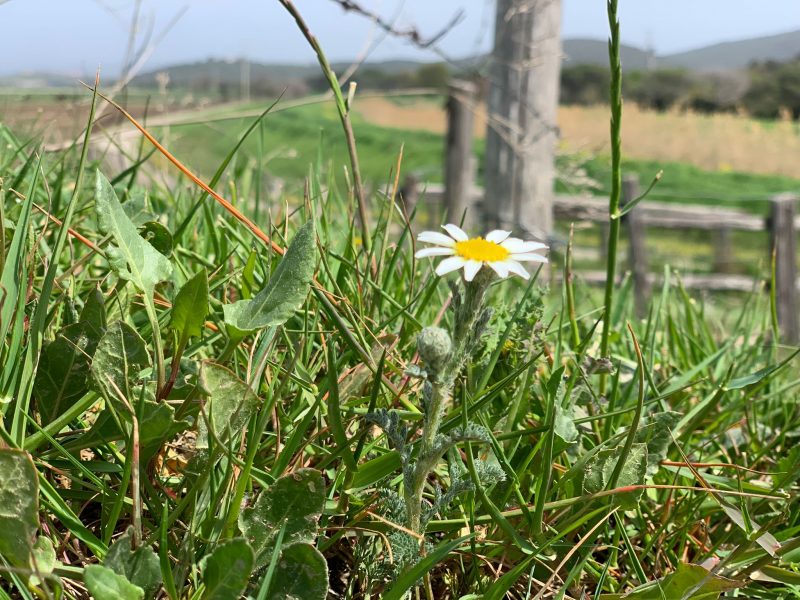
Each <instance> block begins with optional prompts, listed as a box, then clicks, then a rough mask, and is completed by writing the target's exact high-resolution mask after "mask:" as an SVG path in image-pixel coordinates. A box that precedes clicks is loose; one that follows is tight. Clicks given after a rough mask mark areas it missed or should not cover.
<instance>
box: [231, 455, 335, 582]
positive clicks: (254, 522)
mask: <svg viewBox="0 0 800 600" xmlns="http://www.w3.org/2000/svg"><path fill="white" fill-rule="evenodd" d="M324 506H325V482H324V481H323V479H322V474H321V473H320V472H319V471H315V470H314V469H298V470H297V471H295V472H294V473H290V474H289V475H285V476H283V477H281V478H280V479H278V480H277V481H276V482H275V483H273V484H272V485H271V486H270V487H269V488H267V489H266V490H264V491H263V492H261V495H260V496H259V497H258V499H257V500H256V501H255V503H254V504H253V506H252V507H249V508H247V509H245V510H244V511H242V513H241V515H240V516H239V528H240V529H241V530H242V533H244V535H245V537H247V539H248V541H249V542H250V545H251V546H252V547H253V550H255V553H256V566H257V567H259V568H261V567H263V566H264V565H266V564H267V563H268V562H269V559H270V556H271V554H272V549H273V547H274V545H275V538H276V536H277V535H278V531H280V529H281V526H284V527H285V532H284V537H283V539H284V543H285V544H287V545H288V544H293V543H296V542H313V541H314V539H315V538H316V537H317V522H318V521H319V518H320V516H321V515H322V509H323V508H324Z"/></svg>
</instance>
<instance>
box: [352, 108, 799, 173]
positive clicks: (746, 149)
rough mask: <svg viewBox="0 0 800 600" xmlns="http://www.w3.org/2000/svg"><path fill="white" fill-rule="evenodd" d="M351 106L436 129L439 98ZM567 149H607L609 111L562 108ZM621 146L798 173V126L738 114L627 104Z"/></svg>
mask: <svg viewBox="0 0 800 600" xmlns="http://www.w3.org/2000/svg"><path fill="white" fill-rule="evenodd" d="M355 110H356V112H358V113H359V114H360V115H361V116H362V117H364V118H365V119H366V120H367V121H369V122H372V123H375V124H376V125H382V126H385V127H399V128H403V129H422V130H426V131H434V132H437V133H443V132H444V130H445V113H444V108H443V105H442V102H440V101H435V100H419V101H416V102H411V101H408V103H403V104H402V105H400V104H396V103H394V102H392V101H391V100H388V99H385V98H374V97H373V98H360V99H357V100H356V103H355ZM485 114H486V110H485V107H480V108H479V110H478V111H477V115H476V116H477V118H476V124H475V132H476V135H478V136H480V137H482V136H483V134H484V133H485V128H486V125H485V123H486V120H485ZM558 119H559V123H558V124H559V127H560V129H561V137H562V144H563V146H564V147H565V148H566V149H567V150H572V151H576V150H583V151H588V152H607V151H608V108H607V107H604V106H597V107H578V106H566V107H561V109H560V110H559V116H558ZM622 123H623V133H622V143H623V151H624V153H625V155H626V156H628V157H629V158H639V159H653V160H663V161H677V162H683V163H688V164H692V165H695V166H697V167H700V168H703V169H708V170H713V171H743V172H748V173H765V174H777V175H786V176H789V177H800V126H798V124H796V123H792V122H789V121H775V122H765V121H755V120H753V119H750V118H748V117H746V116H741V115H730V114H720V115H701V114H693V113H686V112H681V113H678V112H669V113H657V112H653V111H649V110H642V109H640V108H638V107H636V106H634V105H627V106H626V107H625V110H624V113H623V121H622Z"/></svg>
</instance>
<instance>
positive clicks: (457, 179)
mask: <svg viewBox="0 0 800 600" xmlns="http://www.w3.org/2000/svg"><path fill="white" fill-rule="evenodd" d="M477 93H478V89H477V86H476V85H475V84H474V83H472V82H471V81H465V80H455V81H452V82H451V83H450V85H449V87H448V96H447V145H446V147H445V161H444V204H445V206H446V207H447V221H448V223H461V219H462V217H464V215H465V211H466V217H464V224H465V225H467V226H468V225H469V222H470V221H471V220H474V218H473V214H472V213H473V212H474V207H473V206H472V196H473V194H472V177H473V167H472V165H473V158H472V141H473V135H474V130H475V115H474V109H475V102H476V97H477Z"/></svg>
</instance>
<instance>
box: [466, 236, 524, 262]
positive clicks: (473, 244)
mask: <svg viewBox="0 0 800 600" xmlns="http://www.w3.org/2000/svg"><path fill="white" fill-rule="evenodd" d="M455 250H456V254H457V255H458V256H460V257H461V258H466V259H467V260H479V261H481V262H499V261H502V260H505V259H507V258H508V257H509V255H510V254H511V253H510V252H509V251H508V250H506V249H505V248H503V247H502V246H501V245H500V244H495V243H494V242H490V241H488V240H485V239H483V238H481V237H477V238H472V239H471V240H467V241H466V242H456V246H455Z"/></svg>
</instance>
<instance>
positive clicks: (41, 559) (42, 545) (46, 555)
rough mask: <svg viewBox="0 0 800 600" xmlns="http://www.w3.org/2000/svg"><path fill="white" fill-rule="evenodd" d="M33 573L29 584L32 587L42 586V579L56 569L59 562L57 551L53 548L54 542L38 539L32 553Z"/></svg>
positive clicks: (40, 537)
mask: <svg viewBox="0 0 800 600" xmlns="http://www.w3.org/2000/svg"><path fill="white" fill-rule="evenodd" d="M30 564H31V566H30V569H31V573H32V575H31V576H30V579H29V580H28V582H29V583H30V584H31V585H41V583H42V577H39V576H38V575H37V574H36V573H37V572H38V574H39V575H41V576H45V575H49V574H50V573H52V572H53V569H55V568H56V565H57V564H58V561H57V560H56V549H55V548H54V547H53V542H51V541H50V538H46V537H43V536H39V537H38V538H36V543H35V544H34V545H33V549H32V551H31V563H30Z"/></svg>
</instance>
